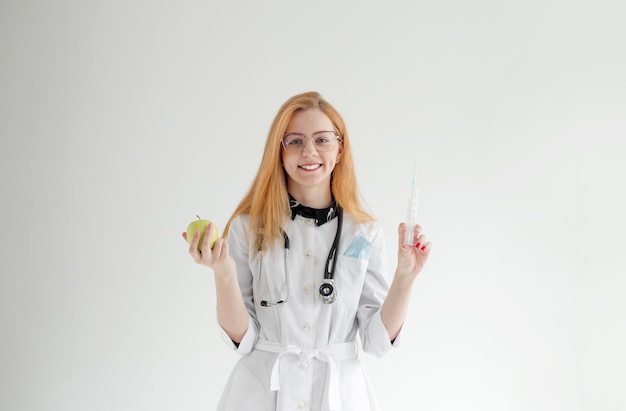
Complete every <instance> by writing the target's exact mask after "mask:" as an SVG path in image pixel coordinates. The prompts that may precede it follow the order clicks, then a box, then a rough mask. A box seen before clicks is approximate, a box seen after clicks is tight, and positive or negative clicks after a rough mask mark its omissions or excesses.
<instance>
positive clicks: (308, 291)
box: [304, 284, 313, 294]
mask: <svg viewBox="0 0 626 411" xmlns="http://www.w3.org/2000/svg"><path fill="white" fill-rule="evenodd" d="M312 292H313V286H312V285H311V284H307V285H305V286H304V293H305V294H311V293H312Z"/></svg>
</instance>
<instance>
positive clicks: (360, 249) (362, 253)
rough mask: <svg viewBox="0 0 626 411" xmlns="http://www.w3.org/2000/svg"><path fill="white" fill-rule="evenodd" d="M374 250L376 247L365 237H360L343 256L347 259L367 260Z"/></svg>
mask: <svg viewBox="0 0 626 411" xmlns="http://www.w3.org/2000/svg"><path fill="white" fill-rule="evenodd" d="M373 249H374V246H373V245H372V244H371V243H370V242H369V241H367V240H366V239H365V238H364V237H363V236H360V235H359V236H357V237H356V238H355V239H354V241H353V242H352V244H350V247H348V249H347V250H346V252H345V253H343V255H344V256H345V257H352V258H360V259H365V258H367V257H368V256H369V255H370V253H371V252H372V250H373Z"/></svg>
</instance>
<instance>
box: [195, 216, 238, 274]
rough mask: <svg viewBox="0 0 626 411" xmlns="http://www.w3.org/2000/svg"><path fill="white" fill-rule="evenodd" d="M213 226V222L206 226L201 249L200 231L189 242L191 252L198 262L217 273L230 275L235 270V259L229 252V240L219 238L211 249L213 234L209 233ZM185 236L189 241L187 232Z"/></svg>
mask: <svg viewBox="0 0 626 411" xmlns="http://www.w3.org/2000/svg"><path fill="white" fill-rule="evenodd" d="M212 226H213V223H211V224H209V225H208V226H207V227H206V229H205V236H204V238H203V240H202V244H200V248H199V249H198V243H199V241H200V231H197V232H196V233H195V234H194V236H193V238H192V239H191V243H190V244H189V254H190V255H191V257H192V258H193V260H194V261H195V262H196V263H197V264H201V265H204V266H207V267H209V268H211V269H213V271H214V272H215V274H216V275H221V274H223V275H228V274H229V273H230V272H235V260H234V259H233V258H232V257H231V256H230V254H229V253H228V242H227V241H225V240H224V238H222V237H220V238H218V239H217V241H216V242H215V244H214V245H213V249H211V246H210V241H211V236H210V234H209V233H211V230H212V229H213V227H212ZM183 238H184V239H185V241H187V233H186V232H183Z"/></svg>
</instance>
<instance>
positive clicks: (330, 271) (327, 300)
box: [259, 207, 343, 307]
mask: <svg viewBox="0 0 626 411" xmlns="http://www.w3.org/2000/svg"><path fill="white" fill-rule="evenodd" d="M336 211H337V232H336V233H335V239H334V240H333V245H332V246H331V247H330V251H329V252H328V257H327V258H326V266H325V268H324V279H323V282H322V285H320V288H319V293H320V300H321V301H322V302H323V303H324V304H331V303H333V302H335V300H336V299H337V292H336V290H335V279H334V277H335V268H336V267H337V258H335V257H336V255H337V246H338V245H339V239H340V238H341V227H342V225H343V210H342V209H341V207H337V210H336ZM283 238H284V240H285V243H284V257H285V258H284V261H285V262H284V265H285V277H286V278H285V281H286V284H287V297H286V298H284V299H281V300H278V301H276V302H269V301H267V300H261V302H260V304H261V307H274V306H278V305H282V304H284V303H286V302H287V301H289V297H290V296H291V284H290V282H289V271H288V269H287V267H288V265H289V264H287V260H288V259H289V249H290V244H289V237H288V236H287V233H285V232H284V231H283ZM262 267H263V254H262V253H261V257H260V258H259V281H260V280H261V273H262V269H263V268H262Z"/></svg>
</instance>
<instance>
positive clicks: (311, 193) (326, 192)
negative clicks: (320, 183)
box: [288, 187, 332, 208]
mask: <svg viewBox="0 0 626 411" xmlns="http://www.w3.org/2000/svg"><path fill="white" fill-rule="evenodd" d="M288 190H289V194H291V196H292V197H293V198H295V199H296V200H297V201H298V202H299V203H300V204H302V205H304V206H307V207H311V208H326V207H330V205H331V203H332V196H331V194H330V187H326V188H324V189H317V190H315V189H313V188H311V189H307V190H302V189H298V188H297V187H288Z"/></svg>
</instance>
